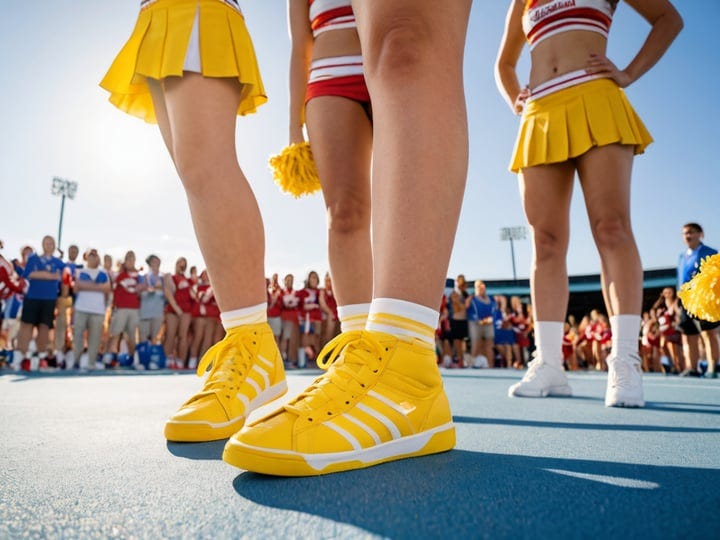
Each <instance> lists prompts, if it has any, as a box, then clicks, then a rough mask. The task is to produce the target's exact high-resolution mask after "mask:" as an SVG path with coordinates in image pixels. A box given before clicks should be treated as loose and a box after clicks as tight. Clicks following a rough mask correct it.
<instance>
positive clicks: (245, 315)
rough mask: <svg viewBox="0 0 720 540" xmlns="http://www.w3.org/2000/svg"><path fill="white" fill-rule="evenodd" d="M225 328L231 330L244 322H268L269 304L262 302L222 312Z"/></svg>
mask: <svg viewBox="0 0 720 540" xmlns="http://www.w3.org/2000/svg"><path fill="white" fill-rule="evenodd" d="M220 320H221V321H222V325H223V328H225V330H230V329H231V328H235V327H236V326H242V325H244V324H260V323H264V322H267V304H266V303H264V302H263V303H262V304H258V305H256V306H250V307H245V308H240V309H233V310H232V311H224V312H223V313H221V314H220Z"/></svg>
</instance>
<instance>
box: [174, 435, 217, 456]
mask: <svg viewBox="0 0 720 540" xmlns="http://www.w3.org/2000/svg"><path fill="white" fill-rule="evenodd" d="M226 442H227V439H223V440H221V441H211V442H204V443H179V442H170V441H168V442H167V449H168V452H170V453H171V454H172V455H173V456H175V457H181V458H185V459H197V460H212V459H216V460H220V459H222V453H223V449H224V448H225V443H226Z"/></svg>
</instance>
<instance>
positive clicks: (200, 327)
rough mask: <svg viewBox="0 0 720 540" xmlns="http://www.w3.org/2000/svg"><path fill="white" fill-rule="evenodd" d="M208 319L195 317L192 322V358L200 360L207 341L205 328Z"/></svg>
mask: <svg viewBox="0 0 720 540" xmlns="http://www.w3.org/2000/svg"><path fill="white" fill-rule="evenodd" d="M206 323H207V319H206V318H205V317H194V318H193V320H192V335H193V337H192V343H191V344H190V357H191V358H200V356H199V355H200V349H201V348H202V345H203V340H204V339H205V326H206Z"/></svg>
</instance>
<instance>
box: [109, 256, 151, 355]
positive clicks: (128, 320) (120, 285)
mask: <svg viewBox="0 0 720 540" xmlns="http://www.w3.org/2000/svg"><path fill="white" fill-rule="evenodd" d="M145 287H146V285H145V284H144V282H143V280H142V278H141V276H140V272H139V270H138V269H137V268H135V252H134V251H128V252H127V253H126V254H125V258H124V260H123V263H122V265H121V266H120V272H119V273H118V274H117V276H116V277H115V280H114V281H113V311H112V316H111V318H110V337H109V339H108V345H107V346H106V348H105V355H104V356H103V362H104V363H105V365H106V366H108V365H112V364H113V361H114V359H113V354H117V353H118V351H119V348H120V339H121V338H122V337H123V336H125V337H126V339H127V347H128V353H129V354H130V356H132V355H133V354H134V353H135V344H136V343H137V336H136V334H137V330H138V325H139V323H140V293H141V292H142V291H143V290H144V289H145Z"/></svg>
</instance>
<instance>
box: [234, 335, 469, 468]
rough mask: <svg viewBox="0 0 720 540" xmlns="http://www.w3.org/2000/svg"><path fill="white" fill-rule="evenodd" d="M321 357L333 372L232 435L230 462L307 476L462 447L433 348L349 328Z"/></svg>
mask: <svg viewBox="0 0 720 540" xmlns="http://www.w3.org/2000/svg"><path fill="white" fill-rule="evenodd" d="M326 351H327V352H328V353H329V354H328V355H327V356H325V355H324V353H325V352H326ZM318 359H319V360H318V362H319V364H321V367H324V368H326V369H327V370H328V371H327V373H325V374H323V375H322V376H321V377H320V378H318V379H317V380H316V381H315V382H314V383H313V384H312V385H311V386H310V387H309V388H308V389H307V390H305V392H303V393H302V394H301V395H300V396H298V397H297V398H296V399H295V400H293V401H291V402H290V403H289V404H287V405H285V406H284V407H282V408H281V409H279V410H277V411H275V412H274V413H272V414H270V415H268V416H266V417H265V418H262V419H261V420H258V421H257V422H254V423H253V424H251V425H248V426H246V427H245V428H243V429H242V430H241V431H240V432H239V433H237V434H236V435H235V436H233V437H232V438H231V439H230V440H229V441H228V442H227V444H226V445H225V451H224V452H223V459H224V460H225V461H226V462H228V463H230V464H231V465H235V466H236V467H240V468H242V469H247V470H249V471H254V472H259V473H264V474H272V475H279V476H308V475H318V474H325V473H331V472H338V471H348V470H351V469H360V468H364V467H370V466H372V465H377V464H379V463H383V462H386V461H392V460H396V459H402V458H408V457H414V456H423V455H426V454H434V453H437V452H444V451H446V450H450V449H452V448H453V447H454V446H455V427H454V425H453V423H452V415H451V413H450V406H449V404H448V400H447V397H446V395H445V391H444V390H443V384H442V379H441V377H440V373H439V371H438V368H437V364H436V362H435V353H434V351H433V349H432V348H431V347H430V346H429V345H427V344H425V343H424V342H422V341H420V340H416V339H413V341H403V340H400V339H398V338H396V337H394V336H392V335H389V334H383V333H380V332H369V331H363V332H359V331H357V332H346V333H343V334H341V335H340V336H338V337H337V338H335V339H334V340H333V341H331V342H330V343H329V344H328V345H327V346H326V347H325V349H324V350H323V352H321V353H320V355H318Z"/></svg>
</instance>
